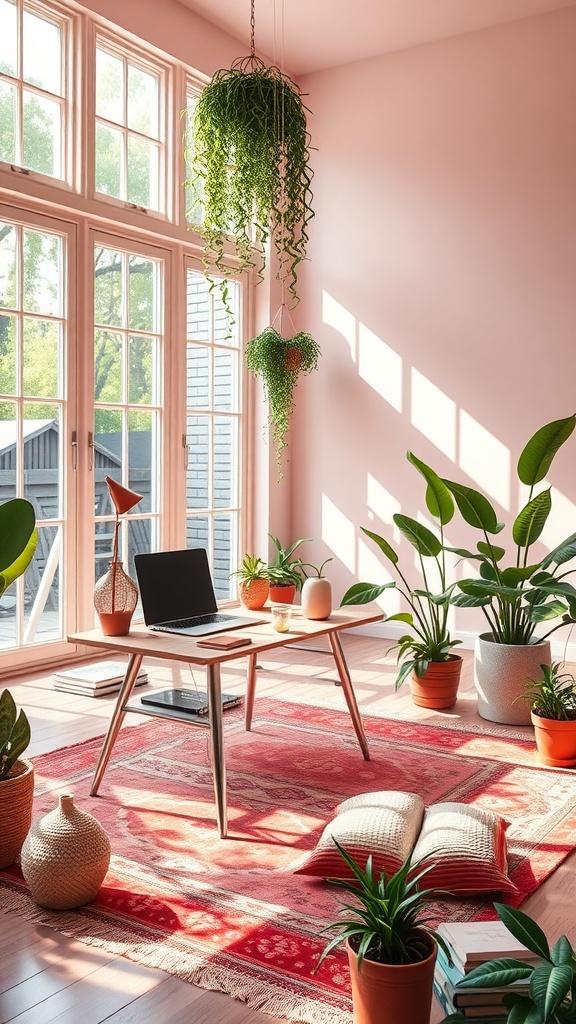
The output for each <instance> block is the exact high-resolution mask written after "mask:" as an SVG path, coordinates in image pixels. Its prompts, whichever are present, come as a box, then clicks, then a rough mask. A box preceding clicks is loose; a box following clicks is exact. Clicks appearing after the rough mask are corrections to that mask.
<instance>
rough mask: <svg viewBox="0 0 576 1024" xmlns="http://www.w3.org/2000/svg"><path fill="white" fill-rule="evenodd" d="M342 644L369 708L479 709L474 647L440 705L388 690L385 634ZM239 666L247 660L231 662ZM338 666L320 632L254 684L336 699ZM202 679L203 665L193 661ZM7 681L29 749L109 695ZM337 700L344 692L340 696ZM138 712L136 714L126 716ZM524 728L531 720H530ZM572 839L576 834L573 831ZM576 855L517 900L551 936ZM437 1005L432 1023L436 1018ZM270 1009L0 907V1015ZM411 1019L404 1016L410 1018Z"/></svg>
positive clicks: (85, 731) (36, 679)
mask: <svg viewBox="0 0 576 1024" xmlns="http://www.w3.org/2000/svg"><path fill="white" fill-rule="evenodd" d="M343 643H344V648H345V651H346V656H347V658H348V663H349V666H350V669H351V673H352V679H353V682H354V687H355V691H356V695H357V698H358V703H359V704H360V706H361V708H363V709H364V710H366V711H369V710H370V709H372V708H385V707H387V708H388V709H389V710H390V711H394V713H399V714H400V715H401V716H403V717H406V718H411V719H413V720H415V721H430V722H433V721H438V718H439V717H442V718H444V717H445V716H449V717H456V718H459V719H464V720H472V719H474V720H475V721H477V722H481V721H482V720H481V719H478V717H477V713H476V699H475V695H474V689H473V684H472V671H471V657H472V656H471V654H470V653H469V652H464V658H465V663H464V671H463V678H462V684H461V688H460V697H459V700H458V704H457V706H456V708H455V709H454V710H453V711H451V712H445V713H444V714H443V715H440V714H439V713H435V712H427V711H424V710H423V709H421V708H416V707H414V706H413V705H412V702H411V699H410V694H409V691H408V687H407V686H405V687H404V688H403V689H402V690H401V691H400V693H399V694H394V688H393V681H394V675H395V672H394V667H393V664H392V663H391V662H390V661H389V660H387V659H386V658H385V656H384V651H385V647H386V644H385V642H382V641H381V640H376V639H374V638H369V637H363V636H358V635H349V636H345V637H344V642H343ZM237 664H238V666H239V667H240V668H243V667H244V662H238V663H237ZM146 667H147V668H148V670H149V674H150V686H151V688H157V687H158V685H159V684H160V685H161V686H163V685H170V686H174V685H184V686H188V687H189V686H190V685H191V684H192V682H193V680H192V677H191V674H190V669H189V668H188V666H185V665H177V664H167V663H164V664H162V663H160V662H154V663H150V664H149V665H148V666H146ZM336 678H337V676H336V672H335V668H334V664H333V661H332V658H331V656H330V655H329V654H328V651H327V647H324V645H323V641H318V643H317V644H316V645H315V647H314V649H310V648H306V649H302V648H300V649H298V650H296V649H294V648H293V649H292V650H288V649H284V650H278V651H274V652H271V653H270V654H269V655H266V656H265V657H263V658H262V664H261V665H260V669H259V675H258V690H257V699H258V694H260V695H264V694H266V695H269V696H275V697H279V698H282V697H283V696H285V697H287V698H290V697H292V698H298V697H306V698H310V699H311V700H314V701H316V702H322V700H323V699H326V700H330V701H332V700H334V697H335V695H336V696H337V694H338V693H339V692H340V691H335V689H334V682H335V680H336ZM195 681H196V682H197V684H198V686H199V688H204V680H203V676H202V673H201V671H199V670H197V671H196V679H195ZM223 685H224V688H225V689H227V690H229V689H230V687H231V686H233V687H234V691H235V692H236V691H239V690H240V689H241V688H242V687H243V685H244V678H243V672H242V673H240V674H238V672H234V671H233V670H231V669H225V670H224V671H223ZM10 689H11V691H12V693H13V694H14V696H15V698H16V701H17V703H18V704H20V705H22V706H23V707H24V708H25V710H26V712H27V714H28V716H29V718H30V721H31V725H32V736H33V741H32V745H31V748H30V751H29V753H30V755H31V756H34V755H35V754H39V753H43V752H45V751H49V750H53V749H56V748H57V747H61V746H66V745H68V744H70V743H74V742H76V741H78V740H83V739H87V738H88V737H91V736H97V735H101V734H102V733H103V732H104V731H105V728H106V726H107V723H108V720H109V717H110V713H111V709H112V706H113V700H114V698H100V699H97V700H95V699H91V698H85V697H78V696H74V695H72V694H65V693H59V692H58V691H56V690H54V689H52V682H51V674H46V675H40V674H36V675H34V676H30V677H28V678H22V679H20V680H18V681H11V683H10ZM342 702H343V703H344V701H343V698H342ZM134 721H135V718H132V722H134ZM527 734H528V735H529V734H530V730H527ZM575 839H576V837H575ZM575 905H576V856H575V855H574V854H572V856H571V857H570V858H568V860H567V861H565V863H564V864H563V865H561V867H560V868H558V870H557V871H556V872H555V873H554V875H553V876H552V877H551V878H550V879H549V880H548V881H547V882H546V883H545V884H544V885H542V886H541V887H540V888H539V889H538V891H537V892H536V893H534V895H533V896H531V897H530V898H529V899H528V900H526V902H525V903H524V904H523V909H525V910H526V911H527V912H528V913H530V914H531V915H532V916H534V917H535V918H536V919H537V920H538V921H539V922H540V924H541V925H542V926H543V928H544V930H545V931H546V932H547V934H548V935H549V937H550V938H551V939H553V940H555V939H556V938H557V937H558V936H559V935H560V934H562V933H563V932H566V933H567V934H568V935H569V937H570V938H574V937H576V932H575V929H574V918H575V915H574V906H575ZM442 1016H443V1014H442V1012H441V1011H440V1009H439V1008H438V1007H437V1006H436V1005H434V1007H433V1012H432V1016H431V1024H437V1022H438V1021H439V1020H441V1019H442ZM273 1019H274V1018H271V1017H269V1016H267V1015H265V1014H262V1013H259V1012H258V1011H254V1010H250V1009H248V1008H247V1007H246V1005H245V1004H244V1003H241V1002H238V1001H236V1000H233V999H231V998H230V997H228V996H225V995H223V994H221V993H218V992H207V991H205V990H204V989H199V988H195V987H194V986H193V985H189V984H187V983H186V982H183V981H180V980H179V979H177V978H173V977H171V976H170V975H167V974H164V973H163V972H161V971H155V970H150V969H148V968H143V967H139V966H137V965H135V964H133V963H131V962H130V961H128V960H125V959H123V958H121V957H115V956H113V955H111V954H108V953H105V952H103V951H101V950H99V949H96V948H94V947H91V946H87V945H83V944H82V943H80V942H78V941H75V940H73V939H67V938H66V937H64V936H62V935H60V934H59V933H58V932H56V931H54V930H52V929H50V928H45V927H40V926H37V925H34V924H30V923H28V922H27V921H24V920H22V919H21V918H18V917H16V916H15V915H14V914H3V913H2V912H0V1024H8V1022H12V1024H48V1022H58V1024H103V1022H104V1021H105V1022H106V1024H136V1022H138V1024H215V1022H221V1024H248V1022H249V1024H270V1022H271V1021H272V1020H273ZM407 1024H409V1022H407Z"/></svg>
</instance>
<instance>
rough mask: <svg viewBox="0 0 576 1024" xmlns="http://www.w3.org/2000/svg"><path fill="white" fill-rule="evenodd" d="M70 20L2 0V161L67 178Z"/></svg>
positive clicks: (16, 0) (15, 0) (47, 10)
mask: <svg viewBox="0 0 576 1024" xmlns="http://www.w3.org/2000/svg"><path fill="white" fill-rule="evenodd" d="M65 43H66V21H65V20H64V19H63V18H62V16H61V15H57V14H56V12H54V11H51V10H50V8H46V7H43V6H41V5H36V4H26V3H22V0H0V160H4V161H6V163H9V164H16V165H17V166H19V167H25V168H29V169H30V170H33V171H37V172H38V173H39V174H46V175H49V176H50V177H53V178H63V177H64V176H65V174H64V166H65V162H64V141H65V138H64V134H65V133H64V127H65V110H66V89H65V82H66V76H65V68H66V62H65Z"/></svg>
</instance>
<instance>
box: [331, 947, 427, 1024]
mask: <svg viewBox="0 0 576 1024" xmlns="http://www.w3.org/2000/svg"><path fill="white" fill-rule="evenodd" d="M424 938H425V940H427V941H426V944H427V946H428V947H429V949H430V955H429V956H428V957H427V958H426V959H425V960H419V961H418V962H417V963H415V964H380V963H376V962H375V961H374V960H363V961H362V965H361V967H360V970H358V966H357V957H356V953H355V952H354V950H353V949H352V948H351V946H350V944H349V942H346V949H347V952H348V963H349V965H350V983H351V985H352V1008H353V1013H354V1024H384V1022H385V1024H429V1021H430V1010H431V1008H432V985H433V980H434V964H435V963H436V953H437V947H436V943H434V942H433V941H432V939H430V938H429V937H428V936H426V935H425V934H424Z"/></svg>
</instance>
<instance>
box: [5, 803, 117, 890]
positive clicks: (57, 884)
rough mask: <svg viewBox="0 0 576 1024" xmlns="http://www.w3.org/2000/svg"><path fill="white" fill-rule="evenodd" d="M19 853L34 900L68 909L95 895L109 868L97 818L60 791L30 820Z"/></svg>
mask: <svg viewBox="0 0 576 1024" xmlns="http://www.w3.org/2000/svg"><path fill="white" fill-rule="evenodd" d="M20 859H21V865H22V874H23V875H24V879H25V881H26V883H27V884H28V887H29V889H30V892H31V893H32V896H33V898H34V899H35V900H36V903H39V904H40V906H41V907H48V908H49V909H50V910H72V909H73V908H74V907H81V906H83V905H84V904H85V903H89V902H90V901H91V900H93V899H94V897H95V896H96V893H97V892H98V890H99V888H100V886H101V884H102V882H103V880H104V876H105V874H106V872H107V871H108V865H109V863H110V841H109V839H108V836H107V835H106V833H105V831H104V829H103V828H102V826H101V824H100V822H99V821H97V819H96V818H94V817H93V816H92V815H91V814H89V813H88V812H87V811H81V810H80V809H79V808H78V807H75V805H74V797H73V796H72V795H71V794H65V795H62V796H60V798H59V806H58V807H56V809H55V810H53V811H50V812H49V813H48V814H45V815H44V817H42V818H38V819H37V820H36V821H35V822H34V824H33V825H32V828H31V829H30V831H29V833H28V836H27V838H26V842H25V843H24V846H23V847H22V856H21V858H20Z"/></svg>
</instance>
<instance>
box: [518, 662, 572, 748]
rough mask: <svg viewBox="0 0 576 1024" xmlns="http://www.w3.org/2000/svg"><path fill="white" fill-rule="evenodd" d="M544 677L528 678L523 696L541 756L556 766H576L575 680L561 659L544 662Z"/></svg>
mask: <svg viewBox="0 0 576 1024" xmlns="http://www.w3.org/2000/svg"><path fill="white" fill-rule="evenodd" d="M540 668H541V670H542V678H541V679H533V680H531V681H530V682H529V684H528V686H527V687H526V690H525V692H524V693H523V694H522V699H523V700H527V701H529V703H530V709H531V720H532V725H533V726H534V735H535V738H536V747H537V749H538V759H539V760H540V761H542V763H543V764H547V765H550V766H552V767H553V768H573V767H574V766H576V680H575V679H574V676H573V675H572V673H571V672H562V671H561V668H562V665H561V664H560V663H559V662H552V664H551V665H545V664H544V665H541V666H540Z"/></svg>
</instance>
